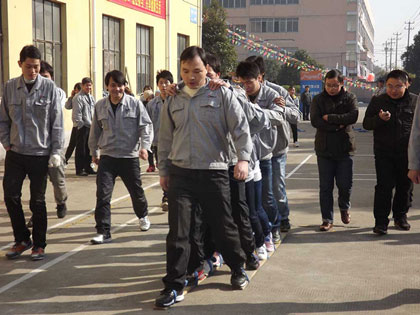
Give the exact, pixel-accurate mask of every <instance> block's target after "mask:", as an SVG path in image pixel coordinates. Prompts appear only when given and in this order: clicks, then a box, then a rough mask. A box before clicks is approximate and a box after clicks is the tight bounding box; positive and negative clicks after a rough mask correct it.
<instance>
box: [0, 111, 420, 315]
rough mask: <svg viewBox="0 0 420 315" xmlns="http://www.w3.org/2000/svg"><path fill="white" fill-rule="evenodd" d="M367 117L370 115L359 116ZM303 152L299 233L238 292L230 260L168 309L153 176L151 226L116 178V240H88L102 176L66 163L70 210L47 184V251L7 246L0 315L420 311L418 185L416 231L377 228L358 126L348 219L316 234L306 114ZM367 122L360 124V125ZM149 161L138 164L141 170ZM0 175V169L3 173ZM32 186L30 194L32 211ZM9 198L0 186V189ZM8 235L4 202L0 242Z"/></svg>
mask: <svg viewBox="0 0 420 315" xmlns="http://www.w3.org/2000/svg"><path fill="white" fill-rule="evenodd" d="M361 116H362V117H363V112H362V114H361ZM299 128H300V129H303V130H305V132H301V133H300V134H299V136H300V140H299V142H300V144H301V146H300V147H299V148H291V150H290V153H289V157H288V166H287V172H288V179H287V185H288V186H287V187H288V195H289V200H290V201H289V202H290V206H291V221H292V225H293V229H292V231H291V232H290V233H289V234H288V235H287V236H286V237H285V239H284V240H283V242H282V244H281V245H280V247H279V248H278V250H277V251H276V252H275V253H274V255H273V256H272V257H271V258H270V259H269V260H268V261H267V262H266V263H265V264H264V265H263V266H262V267H261V268H260V270H258V271H257V272H256V273H255V274H253V275H252V279H251V283H250V285H249V286H248V287H247V289H246V290H244V291H232V290H231V288H230V285H229V278H230V275H229V271H228V269H227V268H226V267H224V268H223V269H222V270H220V271H218V272H217V274H216V275H215V276H213V277H211V278H208V279H206V280H205V281H204V282H203V283H202V284H200V285H199V286H198V287H197V288H195V289H193V290H192V291H191V292H189V293H188V294H187V295H186V298H185V300H184V301H183V302H182V303H179V304H177V305H176V306H174V307H172V308H171V309H170V310H167V311H156V310H153V300H154V298H155V297H156V296H157V295H158V292H159V290H160V289H161V288H162V284H161V280H160V279H161V277H162V276H163V275H164V272H165V237H166V233H167V230H168V225H167V215H166V214H165V213H162V211H161V209H160V208H159V207H158V206H159V203H160V198H161V191H160V188H159V186H158V176H157V174H156V173H153V174H150V173H147V174H144V176H143V182H144V185H143V186H144V187H145V188H146V195H147V197H148V200H149V204H150V212H151V214H150V217H151V221H152V228H151V229H150V230H149V231H148V232H140V230H139V227H138V220H137V219H136V217H135V215H134V213H133V211H132V208H131V202H130V200H129V198H128V196H127V191H126V189H125V188H124V186H123V184H122V183H121V181H120V180H118V181H117V183H116V189H115V191H114V196H113V199H114V203H113V206H112V214H113V216H112V222H113V228H114V231H113V239H114V242H113V243H111V244H106V245H96V246H93V245H89V240H90V238H91V237H92V236H93V235H94V233H95V230H94V218H93V211H92V209H93V208H94V206H95V190H96V188H95V177H92V176H89V177H87V178H80V177H75V176H74V175H73V174H74V165H73V164H71V165H70V166H69V168H68V169H67V174H68V180H67V183H68V189H69V192H70V198H69V201H68V206H69V214H68V215H67V217H66V218H65V219H57V218H56V216H55V209H54V207H55V205H54V201H53V196H52V188H51V186H50V185H49V186H48V193H47V202H48V208H49V212H48V213H49V216H48V219H49V226H50V230H49V232H48V233H49V234H48V236H47V238H48V247H47V248H46V253H47V258H46V259H45V260H44V261H40V262H32V261H30V260H29V259H28V255H24V256H23V257H22V258H20V259H18V260H15V261H9V260H7V259H6V258H5V257H4V254H3V253H0V314H35V313H42V314H64V313H66V314H67V313H68V314H87V313H95V314H138V313H140V312H141V313H144V314H148V313H154V314H156V312H161V313H171V314H326V313H328V314H420V305H419V304H420V264H419V263H420V257H419V256H420V251H419V249H420V248H419V243H420V233H419V231H420V221H419V219H420V208H419V204H420V203H419V201H420V199H419V198H418V196H417V195H418V187H416V189H415V198H414V207H413V208H412V209H411V210H410V213H409V215H410V216H409V220H410V223H411V224H412V230H411V231H410V232H401V231H397V230H394V229H393V228H391V229H390V230H389V234H388V235H387V236H385V237H377V236H375V235H373V233H372V232H371V229H372V226H373V223H374V221H373V215H372V203H373V189H374V185H375V171H374V164H373V156H372V149H371V147H372V134H371V133H362V132H356V139H357V143H358V154H357V155H356V157H355V159H354V161H355V169H354V173H355V176H354V189H353V196H352V222H351V223H350V224H349V225H348V226H344V225H343V224H341V222H339V218H338V221H336V222H335V223H336V225H335V228H334V231H332V232H328V233H321V232H318V225H319V224H320V223H321V216H320V211H319V205H318V179H317V177H318V173H317V167H316V158H315V155H314V154H313V136H314V131H313V129H312V127H311V126H310V125H309V124H308V123H307V122H303V123H301V124H300V125H299ZM356 128H360V124H358V125H357V126H356ZM145 169H146V166H145V165H144V166H142V170H143V171H145ZM0 175H1V174H0ZM27 190H28V185H27V184H25V192H24V194H23V200H24V207H25V208H26V213H27V216H28V217H29V210H27V208H28V204H29V202H28V193H27ZM0 194H1V196H0V198H1V199H3V197H2V192H1V193H0ZM11 241H12V233H11V228H10V223H9V219H8V216H7V213H6V211H5V207H4V203H3V202H2V203H1V210H0V249H1V250H2V251H4V250H5V246H6V245H8V244H9V243H10V242H11Z"/></svg>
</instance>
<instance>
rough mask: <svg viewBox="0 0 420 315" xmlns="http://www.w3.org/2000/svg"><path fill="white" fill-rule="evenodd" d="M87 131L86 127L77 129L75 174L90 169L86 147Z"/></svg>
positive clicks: (90, 159) (89, 159)
mask: <svg viewBox="0 0 420 315" xmlns="http://www.w3.org/2000/svg"><path fill="white" fill-rule="evenodd" d="M89 131H90V128H88V127H82V128H80V129H77V141H76V173H80V172H82V171H83V170H85V171H88V170H89V169H90V163H91V162H92V157H91V156H90V153H89V147H88V140H89Z"/></svg>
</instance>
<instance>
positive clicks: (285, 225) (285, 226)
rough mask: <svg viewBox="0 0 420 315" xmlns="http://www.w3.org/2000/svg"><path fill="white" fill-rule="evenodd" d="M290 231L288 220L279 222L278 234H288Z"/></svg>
mask: <svg viewBox="0 0 420 315" xmlns="http://www.w3.org/2000/svg"><path fill="white" fill-rule="evenodd" d="M289 230H290V222H289V220H288V219H286V220H281V221H280V232H284V233H286V232H289Z"/></svg>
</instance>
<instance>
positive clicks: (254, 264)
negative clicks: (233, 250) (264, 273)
mask: <svg viewBox="0 0 420 315" xmlns="http://www.w3.org/2000/svg"><path fill="white" fill-rule="evenodd" d="M245 266H246V269H247V270H257V269H258V268H259V267H260V260H259V259H258V257H257V255H255V254H254V253H252V254H251V255H249V256H248V257H247V259H246V263H245Z"/></svg>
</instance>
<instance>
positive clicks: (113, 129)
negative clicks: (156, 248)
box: [89, 70, 153, 244]
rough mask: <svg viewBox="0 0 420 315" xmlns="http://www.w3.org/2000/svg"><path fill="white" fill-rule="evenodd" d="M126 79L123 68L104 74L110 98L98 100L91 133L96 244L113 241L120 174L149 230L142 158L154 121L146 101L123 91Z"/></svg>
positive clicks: (150, 141)
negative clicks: (95, 167) (115, 193)
mask: <svg viewBox="0 0 420 315" xmlns="http://www.w3.org/2000/svg"><path fill="white" fill-rule="evenodd" d="M125 84H126V80H125V77H124V74H123V73H122V72H121V71H118V70H113V71H111V72H108V73H107V75H106V76H105V85H106V87H107V89H108V92H109V97H106V98H103V99H101V100H99V101H98V102H97V103H96V106H95V113H94V115H93V120H92V128H91V129H90V134H89V149H90V154H91V155H92V161H93V162H94V163H95V164H98V165H99V167H98V175H97V181H96V183H97V193H96V208H95V221H96V230H97V232H98V234H97V235H96V236H95V237H94V238H93V239H92V240H91V242H92V243H93V244H102V243H109V242H111V240H112V239H111V232H110V230H111V205H110V202H111V196H112V191H113V189H114V183H115V178H116V177H117V176H120V177H121V179H122V181H123V182H124V185H125V186H126V187H127V190H128V192H129V193H130V197H131V201H132V203H133V208H134V212H135V213H136V215H137V217H138V218H139V220H140V229H141V230H142V231H147V230H148V229H149V228H150V221H149V219H148V217H147V200H146V196H145V195H144V190H143V188H142V187H141V179H140V165H139V151H140V158H142V159H143V160H147V150H150V146H151V144H152V140H153V128H152V121H151V120H150V118H149V115H148V114H147V111H146V109H145V107H144V106H143V103H142V102H141V101H139V100H137V99H136V98H134V97H132V96H130V95H127V94H125V93H124V87H125Z"/></svg>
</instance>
